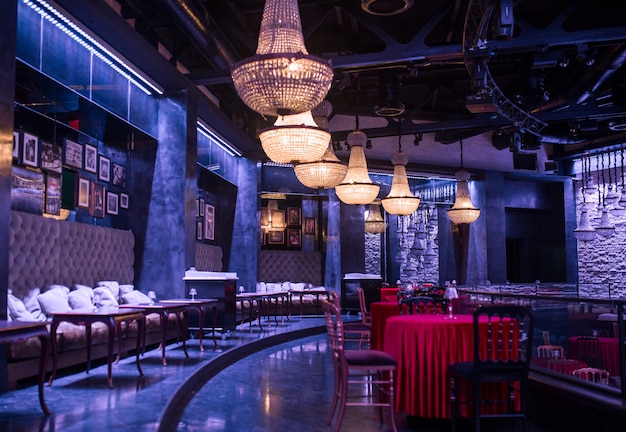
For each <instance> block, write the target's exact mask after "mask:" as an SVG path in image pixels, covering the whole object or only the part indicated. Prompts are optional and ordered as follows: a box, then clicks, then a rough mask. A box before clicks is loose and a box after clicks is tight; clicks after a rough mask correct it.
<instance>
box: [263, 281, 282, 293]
mask: <svg viewBox="0 0 626 432" xmlns="http://www.w3.org/2000/svg"><path fill="white" fill-rule="evenodd" d="M282 287H283V285H282V284H279V283H269V282H268V283H266V284H265V290H266V291H267V292H270V293H271V292H280V290H281V289H282Z"/></svg>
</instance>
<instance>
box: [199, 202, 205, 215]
mask: <svg viewBox="0 0 626 432" xmlns="http://www.w3.org/2000/svg"><path fill="white" fill-rule="evenodd" d="M200 216H204V198H200Z"/></svg>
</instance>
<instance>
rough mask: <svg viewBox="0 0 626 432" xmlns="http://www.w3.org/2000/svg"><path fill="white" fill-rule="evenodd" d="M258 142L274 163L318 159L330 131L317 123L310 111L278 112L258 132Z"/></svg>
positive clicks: (326, 144) (323, 150) (327, 140)
mask: <svg viewBox="0 0 626 432" xmlns="http://www.w3.org/2000/svg"><path fill="white" fill-rule="evenodd" d="M259 140H261V146H262V147H263V150H264V151H265V154H266V155H267V157H268V158H270V159H271V160H272V161H274V162H276V163H293V162H313V161H315V160H319V159H320V158H321V157H322V155H323V154H324V152H325V151H326V148H327V147H328V143H329V142H330V133H328V132H327V131H325V130H324V129H322V128H320V127H319V126H317V124H316V123H315V120H313V116H312V115H311V111H306V112H303V113H300V114H293V115H285V116H279V117H278V119H276V123H274V126H272V127H270V128H267V129H264V130H262V131H261V132H259Z"/></svg>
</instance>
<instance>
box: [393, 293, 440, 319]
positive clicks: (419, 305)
mask: <svg viewBox="0 0 626 432" xmlns="http://www.w3.org/2000/svg"><path fill="white" fill-rule="evenodd" d="M437 312H438V313H441V310H439V311H437V310H436V309H435V300H434V299H433V298H432V297H426V296H416V297H407V298H403V299H402V300H400V315H424V314H434V313H437Z"/></svg>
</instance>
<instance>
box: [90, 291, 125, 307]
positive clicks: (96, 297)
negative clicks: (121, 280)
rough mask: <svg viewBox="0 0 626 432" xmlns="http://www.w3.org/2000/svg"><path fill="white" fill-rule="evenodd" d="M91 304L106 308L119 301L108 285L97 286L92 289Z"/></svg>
mask: <svg viewBox="0 0 626 432" xmlns="http://www.w3.org/2000/svg"><path fill="white" fill-rule="evenodd" d="M93 305H94V306H95V307H96V308H98V309H106V308H110V307H116V306H119V303H118V302H117V299H116V297H114V296H113V293H112V292H111V290H110V289H109V288H108V287H105V286H99V287H96V288H94V289H93Z"/></svg>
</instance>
